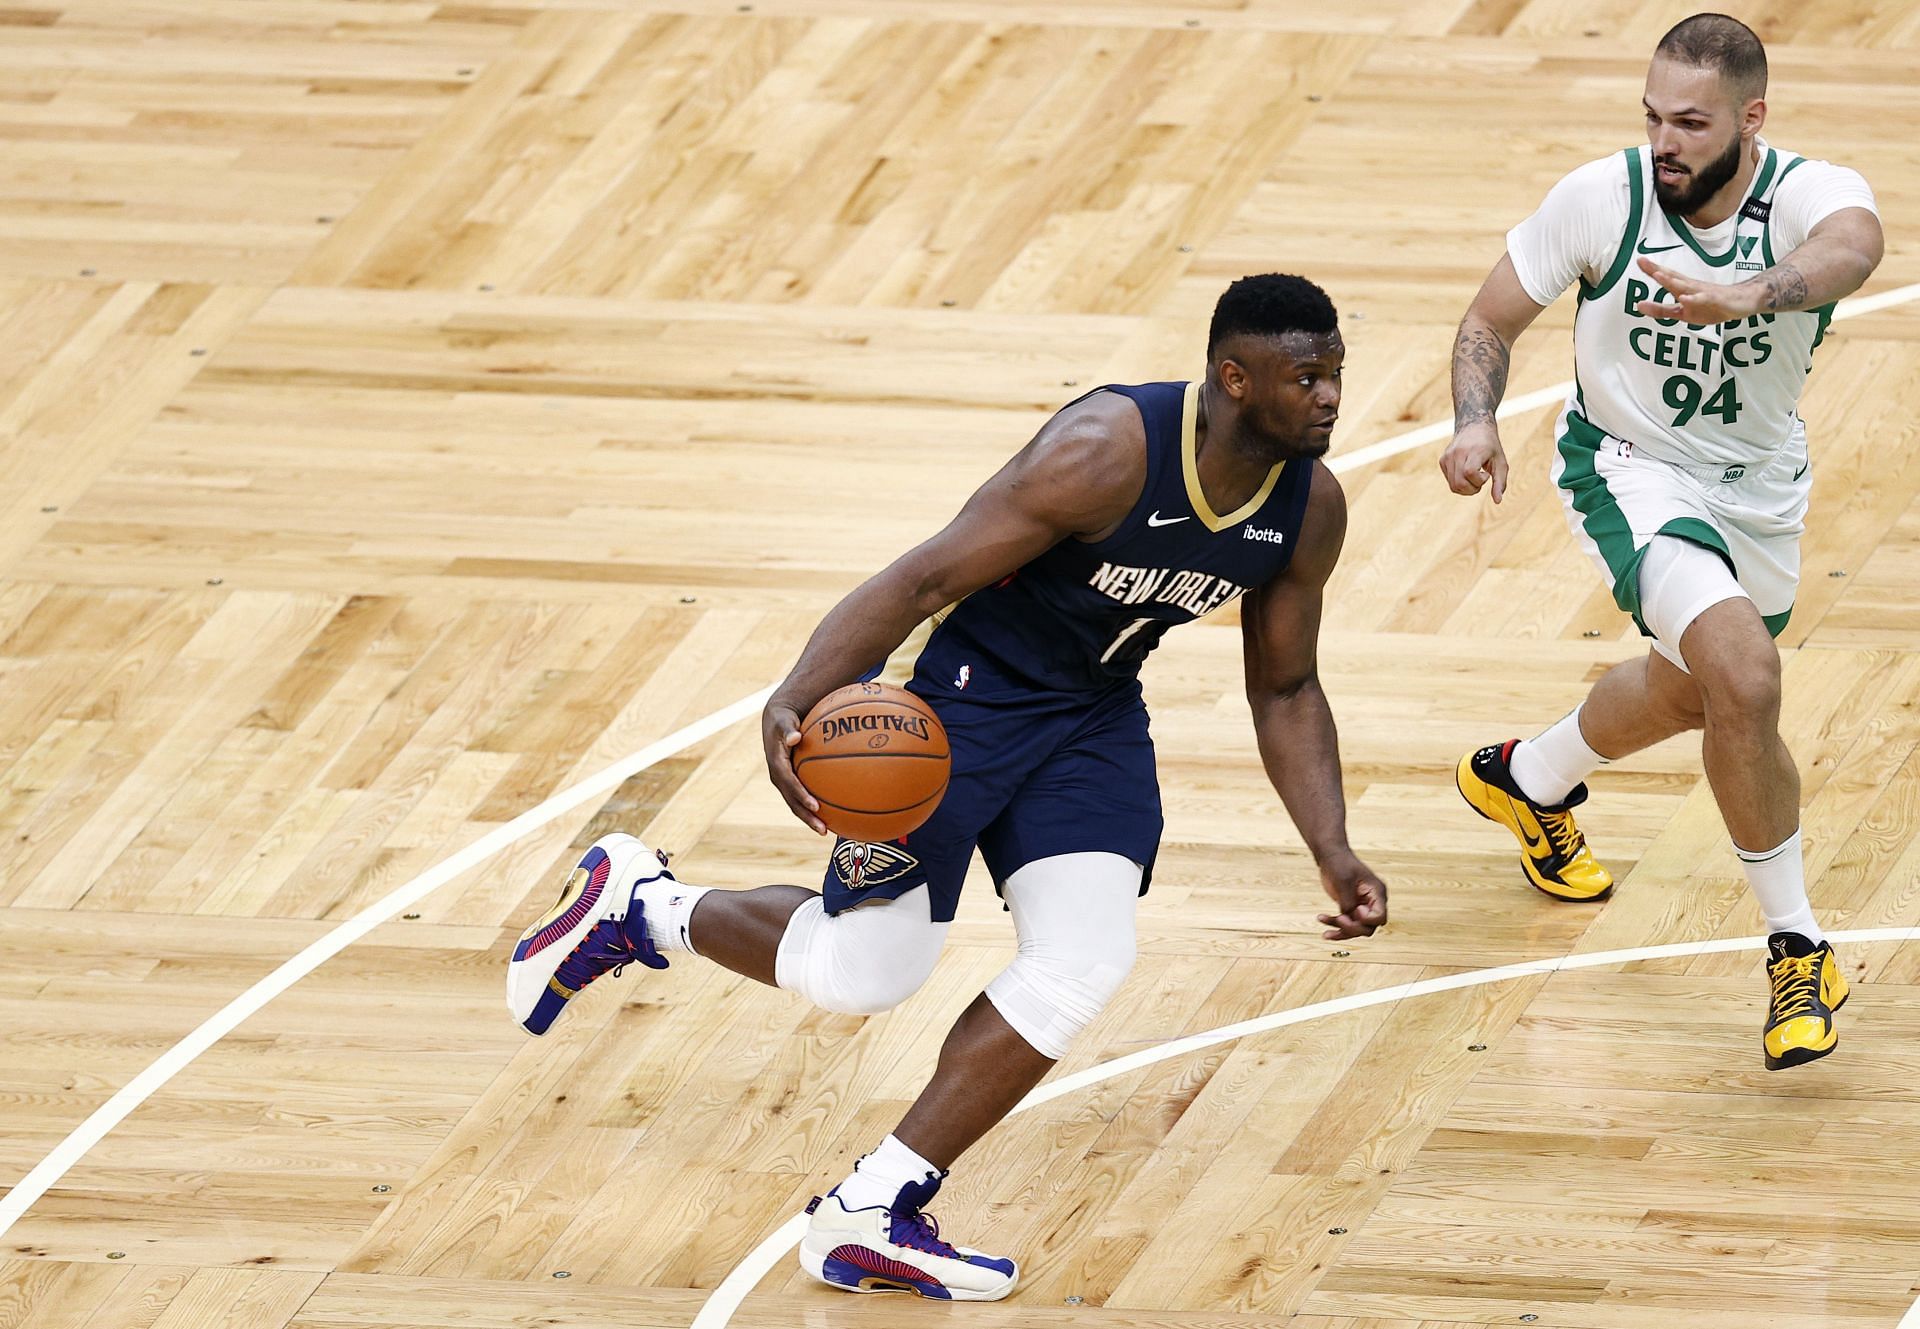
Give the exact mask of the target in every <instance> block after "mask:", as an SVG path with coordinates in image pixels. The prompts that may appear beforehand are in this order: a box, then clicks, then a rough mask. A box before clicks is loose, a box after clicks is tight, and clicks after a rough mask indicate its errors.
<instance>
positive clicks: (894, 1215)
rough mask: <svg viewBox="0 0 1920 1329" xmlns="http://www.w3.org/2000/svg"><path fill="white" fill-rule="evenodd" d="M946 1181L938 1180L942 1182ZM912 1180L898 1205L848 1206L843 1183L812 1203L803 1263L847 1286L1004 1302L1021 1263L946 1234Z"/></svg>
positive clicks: (803, 1243)
mask: <svg viewBox="0 0 1920 1329" xmlns="http://www.w3.org/2000/svg"><path fill="white" fill-rule="evenodd" d="M937 1185H938V1183H937V1182H936V1183H935V1188H937ZM919 1189H927V1196H926V1198H931V1193H932V1189H933V1188H921V1187H913V1186H909V1187H907V1188H906V1189H905V1190H904V1191H903V1192H902V1195H901V1199H900V1200H896V1201H895V1202H894V1205H893V1207H892V1208H888V1207H887V1206H884V1205H876V1206H874V1207H873V1208H871V1209H848V1208H847V1207H846V1205H844V1204H843V1203H841V1200H840V1189H839V1187H837V1186H836V1187H835V1188H834V1189H833V1190H830V1191H828V1192H827V1193H826V1195H825V1196H824V1197H822V1196H818V1195H816V1196H814V1198H813V1203H812V1204H809V1205H808V1206H807V1213H808V1214H809V1215H810V1218H809V1219H808V1222H807V1235H806V1236H804V1237H802V1238H801V1239H800V1267H801V1268H802V1269H805V1270H806V1271H807V1272H808V1273H809V1274H812V1275H813V1276H814V1277H815V1278H817V1279H819V1280H820V1281H821V1282H822V1283H825V1284H826V1285H827V1286H829V1287H837V1288H840V1289H841V1290H842V1291H846V1292H911V1293H913V1294H914V1295H915V1296H919V1297H933V1298H935V1299H937V1300H940V1301H998V1300H1000V1298H1002V1297H1004V1296H1006V1295H1007V1294H1008V1293H1009V1292H1011V1291H1013V1287H1014V1284H1015V1283H1017V1282H1019V1281H1020V1270H1019V1267H1018V1266H1017V1265H1015V1264H1014V1262H1013V1261H1012V1260H1003V1259H998V1258H996V1257H994V1256H991V1255H982V1254H981V1253H980V1252H979V1251H976V1250H970V1249H968V1248H967V1247H965V1246H953V1245H949V1244H948V1243H947V1242H945V1241H942V1240H941V1239H940V1225H939V1224H938V1223H936V1222H935V1221H934V1220H933V1218H932V1216H931V1215H929V1214H924V1213H922V1212H921V1211H920V1208H919V1203H924V1199H922V1200H920V1201H919V1202H918V1203H916V1202H915V1201H913V1200H909V1199H908V1198H907V1195H906V1191H912V1190H919Z"/></svg>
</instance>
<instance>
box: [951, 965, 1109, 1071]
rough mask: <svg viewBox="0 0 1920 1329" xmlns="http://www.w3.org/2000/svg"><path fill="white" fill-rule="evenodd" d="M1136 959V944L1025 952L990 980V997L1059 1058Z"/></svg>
mask: <svg viewBox="0 0 1920 1329" xmlns="http://www.w3.org/2000/svg"><path fill="white" fill-rule="evenodd" d="M1133 960H1134V948H1133V947H1132V946H1128V947H1127V948H1126V950H1125V952H1124V953H1120V952H1118V951H1109V952H1107V953H1105V954H1101V955H1092V954H1088V955H1078V956H1073V957H1066V956H1050V957H1041V956H1035V955H1030V954H1025V953H1023V954H1021V955H1019V956H1017V957H1015V959H1014V961H1013V963H1012V964H1010V965H1008V966H1007V967H1006V968H1005V969H1003V970H1002V971H1001V972H1000V974H999V976H998V977H997V978H995V979H994V980H993V981H992V982H991V983H989V984H987V999H988V1000H989V1001H991V1002H992V1003H993V1006H994V1009H995V1010H997V1011H999V1012H1000V1017H1001V1018H1002V1019H1003V1020H1005V1021H1006V1022H1007V1023H1008V1024H1009V1025H1011V1026H1012V1028H1013V1031H1014V1032H1015V1033H1016V1034H1019V1035H1020V1037H1022V1038H1024V1039H1025V1040H1026V1041H1027V1042H1028V1043H1030V1044H1032V1046H1033V1048H1034V1050H1035V1051H1036V1052H1039V1053H1041V1054H1042V1055H1044V1056H1047V1057H1051V1058H1052V1059H1053V1060H1055V1061H1058V1060H1059V1059H1060V1058H1062V1057H1064V1056H1066V1055H1067V1049H1068V1048H1069V1047H1070V1046H1071V1045H1072V1043H1073V1040H1074V1039H1075V1038H1077V1037H1079V1035H1080V1033H1081V1031H1082V1030H1084V1029H1085V1028H1086V1027H1087V1026H1088V1025H1090V1024H1092V1023H1093V1021H1094V1017H1095V1016H1097V1015H1099V1014H1100V1012H1101V1011H1103V1010H1105V1009H1106V1007H1107V1003H1108V1002H1110V1001H1112V1000H1113V996H1114V994H1115V993H1116V992H1118V991H1119V990H1120V985H1121V983H1123V982H1125V981H1126V977H1127V974H1128V973H1129V972H1131V971H1132V969H1133Z"/></svg>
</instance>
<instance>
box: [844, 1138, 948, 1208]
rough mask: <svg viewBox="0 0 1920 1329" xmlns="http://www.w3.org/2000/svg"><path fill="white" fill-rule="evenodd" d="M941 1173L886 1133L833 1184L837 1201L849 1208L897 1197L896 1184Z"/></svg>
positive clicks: (878, 1205)
mask: <svg viewBox="0 0 1920 1329" xmlns="http://www.w3.org/2000/svg"><path fill="white" fill-rule="evenodd" d="M942 1175H944V1174H943V1173H942V1172H941V1171H940V1169H939V1168H937V1167H935V1166H934V1165H933V1164H931V1163H929V1162H928V1161H927V1160H926V1159H924V1158H922V1157H920V1155H918V1154H916V1153H914V1152H913V1150H911V1149H909V1148H908V1147H907V1146H906V1145H904V1144H902V1143H900V1137H899V1136H897V1135H889V1136H888V1137H887V1138H886V1139H884V1140H882V1141H881V1142H880V1147H879V1148H878V1149H876V1150H874V1151H873V1152H872V1153H870V1154H868V1155H867V1156H866V1157H865V1158H863V1159H861V1160H860V1161H859V1162H858V1163H855V1164H854V1165H853V1173H852V1175H851V1176H849V1177H848V1178H847V1179H846V1180H845V1181H843V1182H841V1183H840V1185H839V1186H838V1187H837V1188H836V1189H838V1190H839V1192H840V1203H841V1204H843V1205H845V1206H846V1207H847V1208H849V1209H876V1208H883V1207H886V1206H888V1205H891V1204H892V1203H893V1202H894V1201H895V1200H896V1199H898V1198H899V1195H900V1188H901V1187H903V1186H910V1185H912V1184H913V1183H915V1182H923V1181H926V1180H928V1179H929V1178H937V1177H940V1176H942Z"/></svg>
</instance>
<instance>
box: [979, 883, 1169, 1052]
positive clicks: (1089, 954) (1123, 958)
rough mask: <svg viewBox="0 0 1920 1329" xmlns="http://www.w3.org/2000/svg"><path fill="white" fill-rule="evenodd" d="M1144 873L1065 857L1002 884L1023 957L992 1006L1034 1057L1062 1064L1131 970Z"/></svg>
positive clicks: (996, 989)
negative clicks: (1040, 1055)
mask: <svg viewBox="0 0 1920 1329" xmlns="http://www.w3.org/2000/svg"><path fill="white" fill-rule="evenodd" d="M1141 871H1142V869H1141V867H1140V865H1139V864H1138V863H1135V862H1133V861H1132V860H1130V859H1127V858H1124V857H1122V856H1121V855H1119V854H1061V855H1058V856H1057V857H1054V858H1043V859H1040V860H1039V861H1038V862H1034V863H1029V864H1027V865H1026V866H1025V867H1023V868H1021V869H1020V870H1019V871H1018V872H1016V873H1014V874H1013V875H1012V876H1010V877H1008V878H1007V880H1006V882H1005V883H1004V886H1003V891H1004V894H1005V895H1006V898H1007V907H1008V908H1009V909H1011V910H1012V911H1013V926H1014V929H1015V930H1016V931H1017V932H1018V933H1019V935H1020V953H1019V954H1018V955H1017V956H1015V957H1014V961H1013V963H1012V964H1010V965H1008V966H1007V967H1006V969H1005V970H1003V971H1002V972H1001V973H1000V975H999V976H998V977H997V978H995V979H994V980H993V982H991V983H989V984H987V999H988V1000H989V1001H991V1002H992V1003H993V1006H994V1009H995V1010H997V1011H999V1012H1000V1016H1001V1018H1002V1019H1004V1020H1005V1021H1006V1022H1007V1023H1008V1024H1010V1025H1012V1026H1013V1030H1014V1032H1015V1033H1017V1034H1019V1035H1020V1037H1022V1038H1024V1039H1026V1040H1027V1042H1029V1043H1031V1044H1032V1045H1033V1047H1034V1050H1035V1051H1037V1052H1040V1053H1043V1054H1044V1055H1046V1056H1049V1057H1052V1058H1053V1059H1054V1060H1055V1061H1058V1060H1059V1059H1060V1058H1061V1057H1064V1056H1065V1055H1066V1054H1067V1045H1068V1044H1069V1043H1071V1042H1072V1041H1073V1040H1074V1037H1075V1036H1076V1035H1078V1034H1079V1032H1080V1031H1081V1030H1082V1029H1085V1028H1086V1027H1087V1026H1088V1025H1089V1024H1091V1023H1093V1017H1094V1016H1096V1015H1098V1014H1099V1013H1100V1011H1101V1010H1102V1008H1104V1007H1105V1006H1106V1004H1107V1003H1108V1002H1109V1001H1111V1000H1112V999H1113V994H1114V993H1115V992H1118V991H1119V990H1120V984H1121V981H1122V980H1124V979H1125V978H1126V976H1127V972H1128V971H1129V970H1131V969H1132V968H1133V957H1134V921H1133V920H1134V909H1135V905H1136V903H1137V901H1138V899H1139V896H1140V874H1141Z"/></svg>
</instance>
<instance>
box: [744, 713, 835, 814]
mask: <svg viewBox="0 0 1920 1329" xmlns="http://www.w3.org/2000/svg"><path fill="white" fill-rule="evenodd" d="M799 741H800V715H799V712H797V711H795V710H794V709H793V707H791V706H789V705H787V704H786V703H785V702H783V701H780V700H778V699H776V700H773V701H770V702H768V703H767V709H766V710H764V711H762V712H761V713H760V745H761V746H762V747H763V748H764V749H765V750H766V754H767V778H768V779H770V780H772V781H773V787H774V788H775V789H778V790H779V791H780V797H782V798H784V799H786V800H787V806H788V807H789V808H791V809H792V810H793V815H794V816H796V817H798V818H800V820H801V821H804V822H805V823H806V824H807V828H808V829H809V830H811V831H812V832H813V833H814V834H815V835H825V834H826V833H827V825H826V823H825V822H823V821H821V820H820V816H819V813H820V804H819V802H818V801H817V800H816V799H815V798H814V796H813V795H812V794H809V793H808V792H807V787H806V786H805V785H803V784H801V783H800V777H799V776H798V775H797V774H795V773H794V769H793V748H794V745H795V744H797V743H798V742H799Z"/></svg>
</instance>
